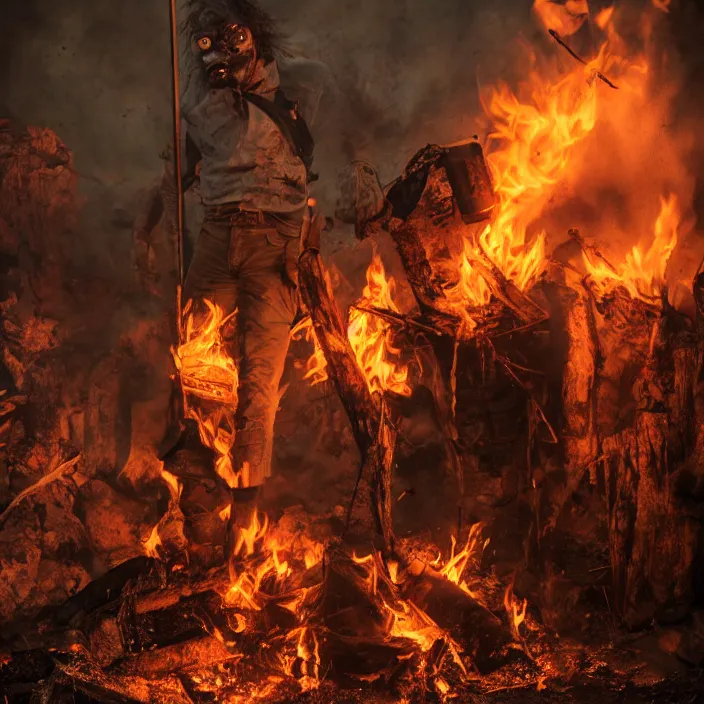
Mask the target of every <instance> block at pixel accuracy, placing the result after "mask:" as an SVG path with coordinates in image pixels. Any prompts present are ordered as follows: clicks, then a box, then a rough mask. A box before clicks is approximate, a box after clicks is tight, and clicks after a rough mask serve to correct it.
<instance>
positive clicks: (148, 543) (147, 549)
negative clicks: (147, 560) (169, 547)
mask: <svg viewBox="0 0 704 704" xmlns="http://www.w3.org/2000/svg"><path fill="white" fill-rule="evenodd" d="M143 544H144V554H145V555H146V556H147V557H153V558H154V559H159V558H160V555H159V547H160V546H161V544H162V543H161V538H160V537H159V524H158V523H157V524H156V525H155V526H154V528H152V532H151V534H150V535H149V537H148V538H147V539H146V540H145V541H144V543H143Z"/></svg>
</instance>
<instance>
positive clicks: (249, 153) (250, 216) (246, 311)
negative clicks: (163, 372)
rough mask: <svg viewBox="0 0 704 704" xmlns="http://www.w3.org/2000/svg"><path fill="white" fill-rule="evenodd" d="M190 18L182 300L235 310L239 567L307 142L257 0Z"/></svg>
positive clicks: (207, 527) (270, 26)
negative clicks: (192, 91)
mask: <svg viewBox="0 0 704 704" xmlns="http://www.w3.org/2000/svg"><path fill="white" fill-rule="evenodd" d="M186 26H187V28H188V32H189V34H190V36H191V41H192V48H193V54H194V57H195V61H196V65H195V66H194V70H193V72H192V75H191V76H190V79H189V80H191V81H196V84H197V87H200V94H199V95H198V98H197V99H196V100H192V101H190V102H191V105H184V118H185V120H186V123H187V134H186V150H185V159H184V161H185V169H184V171H185V175H184V184H183V185H184V188H188V186H189V185H190V184H191V183H193V181H194V180H195V173H196V167H197V166H198V165H199V178H200V193H201V197H202V201H203V205H204V206H205V219H204V222H203V225H202V229H201V232H200V235H199V237H198V240H197V243H196V245H195V251H194V254H193V259H192V261H191V263H190V267H189V268H188V272H187V276H186V280H185V284H184V288H183V296H182V300H183V302H184V303H186V302H188V301H192V302H193V306H194V310H198V308H199V306H200V312H201V314H204V313H205V310H206V309H205V308H204V305H203V302H204V301H209V302H211V303H212V304H214V305H216V306H219V307H220V308H221V309H222V311H223V314H224V315H225V316H229V315H230V314H233V313H235V311H236V318H235V319H236V323H237V332H236V335H234V336H233V339H234V340H235V341H236V345H233V347H232V356H233V358H236V359H237V360H238V363H239V386H238V389H237V396H238V402H237V410H236V414H235V417H234V418H235V440H234V445H233V446H232V448H231V450H230V457H229V460H230V462H229V463H227V464H228V466H229V465H231V471H229V470H228V472H229V476H228V477H220V479H222V478H224V479H225V480H226V481H227V484H228V485H229V488H230V491H231V505H230V518H229V523H228V527H227V537H226V540H225V549H226V554H227V556H228V557H229V562H230V567H231V570H235V571H236V568H237V564H236V563H237V555H236V554H235V547H234V546H235V545H236V544H238V539H239V537H240V531H241V529H242V528H243V527H245V526H246V525H249V522H250V520H251V517H252V514H253V512H254V510H255V509H256V506H257V496H258V492H259V489H260V487H261V486H262V484H263V483H264V480H265V479H266V478H267V477H268V476H269V475H270V473H271V461H272V450H273V439H274V420H275V415H276V411H277V407H278V403H279V398H280V391H279V384H280V381H281V377H282V373H283V369H284V363H285V359H286V355H287V350H288V346H289V335H290V328H291V325H292V323H293V321H294V318H295V316H296V311H297V290H296V287H297V264H298V256H299V251H300V228H301V222H302V219H303V215H304V211H305V208H306V207H307V199H308V183H309V181H310V180H311V175H310V165H311V162H312V151H313V141H312V138H311V136H310V132H309V130H308V127H307V125H306V122H305V119H304V117H303V115H302V114H301V112H299V105H298V103H294V102H291V101H289V99H288V98H287V96H286V95H284V93H283V91H282V90H281V87H280V78H279V66H278V62H277V56H278V55H279V54H280V52H281V49H280V35H279V33H278V31H277V29H276V26H275V24H274V22H273V20H272V18H271V17H270V16H269V15H268V14H267V13H266V12H265V11H263V10H262V9H261V8H260V7H259V6H258V5H257V4H256V3H255V2H252V0H211V2H203V1H192V2H190V3H189V15H188V19H187V21H186ZM305 107H306V106H301V110H305ZM214 471H215V470H213V474H214ZM221 474H222V473H221ZM212 479H215V480H216V481H219V479H218V478H217V477H212ZM206 493H207V492H206ZM196 503H197V502H196ZM205 503H206V504H207V502H205ZM213 513H214V511H213V510H212V509H210V510H203V511H202V512H201V513H198V511H195V512H194V511H193V510H190V511H188V512H187V511H186V510H184V514H185V515H186V529H187V533H189V534H188V535H187V537H188V539H189V542H195V543H212V542H217V538H216V537H215V536H216V534H217V531H215V530H214V528H213V522H214V521H215V522H217V520H219V519H217V518H216V517H214V516H213V515H212V514H213ZM215 513H217V512H215ZM211 554H212V553H211Z"/></svg>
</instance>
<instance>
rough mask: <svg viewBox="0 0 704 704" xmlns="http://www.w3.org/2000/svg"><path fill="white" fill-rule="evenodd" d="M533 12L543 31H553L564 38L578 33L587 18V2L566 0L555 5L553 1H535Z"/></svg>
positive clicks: (584, 0) (583, 0) (585, 0)
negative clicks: (543, 28)
mask: <svg viewBox="0 0 704 704" xmlns="http://www.w3.org/2000/svg"><path fill="white" fill-rule="evenodd" d="M533 12H535V14H536V15H537V16H538V18H539V19H540V21H541V22H542V24H543V26H544V27H545V29H554V30H555V31H557V32H559V33H560V34H562V35H563V36H565V37H569V36H570V35H572V34H575V33H576V32H577V31H579V29H580V27H581V26H582V25H583V24H584V23H585V22H586V21H587V18H588V17H589V5H588V4H587V0H567V2H565V3H557V2H555V1H554V0H535V2H534V3H533Z"/></svg>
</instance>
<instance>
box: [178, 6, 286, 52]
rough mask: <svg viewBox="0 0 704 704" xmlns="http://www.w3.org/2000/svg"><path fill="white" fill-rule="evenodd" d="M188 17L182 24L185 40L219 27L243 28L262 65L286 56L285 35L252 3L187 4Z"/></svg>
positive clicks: (268, 16) (264, 12) (264, 11)
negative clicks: (248, 34)
mask: <svg viewBox="0 0 704 704" xmlns="http://www.w3.org/2000/svg"><path fill="white" fill-rule="evenodd" d="M186 7H187V8H188V16H187V17H186V19H185V21H184V23H183V29H184V32H185V33H187V34H188V36H189V37H190V36H192V35H193V34H197V33H198V32H207V31H212V30H213V29H216V28H217V27H219V26H220V25H222V24H226V23H237V24H243V25H245V26H246V27H249V29H250V30H251V32H252V37H253V38H254V43H255V45H256V47H257V52H258V54H259V56H260V57H261V58H263V59H264V61H273V60H274V59H275V58H276V57H277V56H280V55H285V54H287V53H288V52H287V51H286V49H285V47H284V35H283V34H282V32H281V31H280V30H279V27H278V25H277V23H276V22H275V21H274V19H273V18H272V16H271V15H270V14H269V13H268V12H266V10H263V9H262V8H261V7H260V6H259V5H258V4H257V3H256V2H254V0H188V2H187V4H186Z"/></svg>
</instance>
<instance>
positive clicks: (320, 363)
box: [291, 318, 328, 386]
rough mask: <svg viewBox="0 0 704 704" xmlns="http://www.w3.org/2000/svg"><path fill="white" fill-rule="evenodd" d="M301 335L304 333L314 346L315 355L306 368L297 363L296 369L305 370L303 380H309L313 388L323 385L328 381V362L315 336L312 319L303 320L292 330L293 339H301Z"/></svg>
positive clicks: (306, 364)
mask: <svg viewBox="0 0 704 704" xmlns="http://www.w3.org/2000/svg"><path fill="white" fill-rule="evenodd" d="M301 333H304V337H305V340H306V342H310V343H312V344H313V354H312V355H311V356H310V357H309V358H308V361H307V362H306V363H305V366H304V365H303V364H302V363H300V362H298V361H297V362H296V367H298V368H299V369H300V368H301V367H304V368H305V373H304V375H303V380H304V381H305V380H309V381H310V385H311V386H315V385H316V384H322V383H323V382H324V381H327V380H328V372H327V367H328V362H327V360H326V359H325V355H324V354H323V349H322V347H321V346H320V343H319V342H318V337H317V336H316V334H315V328H314V327H313V321H312V320H311V319H310V318H303V320H301V322H300V323H298V325H296V327H295V328H293V330H291V339H293V340H296V339H299V336H300V334H301Z"/></svg>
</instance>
